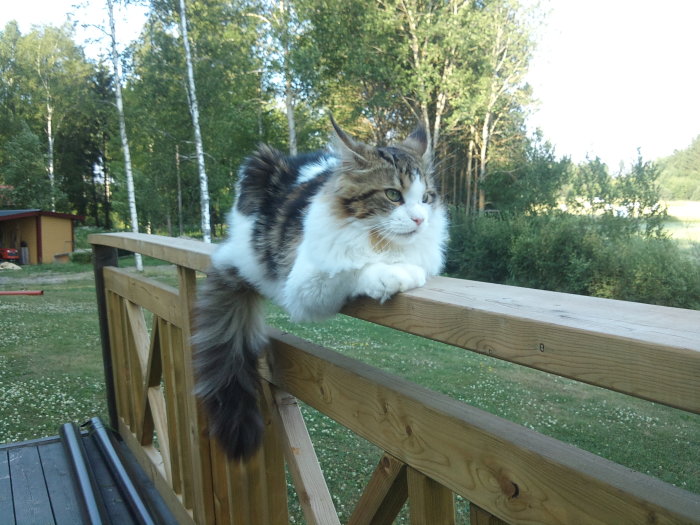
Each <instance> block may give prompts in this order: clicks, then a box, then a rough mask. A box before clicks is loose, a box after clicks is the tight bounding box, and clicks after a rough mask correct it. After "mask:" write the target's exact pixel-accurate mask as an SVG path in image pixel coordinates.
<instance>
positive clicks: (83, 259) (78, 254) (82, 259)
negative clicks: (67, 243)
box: [70, 250, 92, 264]
mask: <svg viewBox="0 0 700 525" xmlns="http://www.w3.org/2000/svg"><path fill="white" fill-rule="evenodd" d="M70 260H71V262H74V263H78V264H92V251H91V250H77V251H74V252H72V253H71V254H70Z"/></svg>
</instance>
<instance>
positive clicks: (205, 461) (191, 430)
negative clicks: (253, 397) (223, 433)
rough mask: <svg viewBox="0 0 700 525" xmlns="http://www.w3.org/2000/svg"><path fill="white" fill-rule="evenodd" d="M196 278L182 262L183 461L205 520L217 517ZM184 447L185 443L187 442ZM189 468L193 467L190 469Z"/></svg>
mask: <svg viewBox="0 0 700 525" xmlns="http://www.w3.org/2000/svg"><path fill="white" fill-rule="evenodd" d="M207 248H210V247H207ZM212 251H213V249H212ZM210 253H211V252H210ZM208 264H209V263H208V260H207V265H208ZM196 280H197V279H196V274H195V272H194V270H191V269H187V268H185V267H183V266H178V282H179V286H178V289H179V298H180V301H179V308H180V315H181V316H182V317H183V319H185V320H186V321H187V322H185V323H184V324H183V326H182V331H181V341H182V352H180V353H179V355H180V357H181V358H182V364H183V365H182V366H183V369H182V378H183V379H184V386H185V389H184V391H183V392H184V403H182V405H181V408H180V410H183V409H184V410H183V412H184V413H183V414H182V415H183V416H184V423H183V435H184V436H186V439H187V441H186V446H187V448H183V453H182V456H183V462H188V463H189V466H183V470H185V471H186V472H192V475H191V481H192V483H193V487H194V491H193V494H192V496H193V506H192V508H193V511H194V517H195V520H197V521H198V522H201V523H212V522H213V520H214V498H213V489H212V475H211V468H212V467H211V456H210V453H209V446H210V445H209V434H208V430H207V421H206V417H205V415H204V410H203V409H202V408H200V406H199V402H198V400H197V399H196V398H195V396H194V390H195V389H194V385H195V379H194V368H193V366H192V345H191V344H190V341H191V339H192V332H191V326H192V324H193V321H194V302H195V297H196V293H197V291H196V289H197V283H196ZM183 443H185V442H183ZM183 447H185V445H184V444H183ZM186 454H187V456H186ZM187 468H190V469H191V470H186V469H187Z"/></svg>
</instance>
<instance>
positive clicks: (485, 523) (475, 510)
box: [469, 503, 508, 525]
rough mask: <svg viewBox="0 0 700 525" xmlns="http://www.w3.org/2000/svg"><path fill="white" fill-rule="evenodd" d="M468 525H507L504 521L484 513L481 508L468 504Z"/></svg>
mask: <svg viewBox="0 0 700 525" xmlns="http://www.w3.org/2000/svg"><path fill="white" fill-rule="evenodd" d="M469 525H508V524H507V523H506V522H505V521H503V520H499V519H498V518H497V517H496V516H494V515H493V514H490V513H489V512H486V511H485V510H484V509H482V508H481V507H479V506H477V505H474V504H473V503H470V504H469Z"/></svg>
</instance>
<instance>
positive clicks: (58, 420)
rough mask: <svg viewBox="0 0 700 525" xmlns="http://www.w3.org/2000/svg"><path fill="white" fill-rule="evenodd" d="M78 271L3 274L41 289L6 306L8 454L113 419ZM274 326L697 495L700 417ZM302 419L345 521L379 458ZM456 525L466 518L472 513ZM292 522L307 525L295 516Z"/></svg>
mask: <svg viewBox="0 0 700 525" xmlns="http://www.w3.org/2000/svg"><path fill="white" fill-rule="evenodd" d="M74 266H75V267H73V268H72V270H74V271H73V272H69V273H63V272H62V271H61V272H57V271H56V268H48V269H47V268H42V269H34V270H30V271H29V272H28V273H27V271H26V270H22V271H17V272H9V271H5V272H2V273H0V290H17V289H43V290H44V295H43V296H3V297H0V334H2V339H0V443H4V442H14V441H19V440H24V439H31V438H36V437H41V436H46V435H54V434H56V433H57V428H58V426H59V425H60V424H62V423H65V422H67V421H76V422H82V421H84V420H86V419H88V418H89V417H91V416H93V415H101V416H103V417H106V409H105V403H104V385H103V377H102V364H101V355H100V345H99V332H98V325H97V314H96V307H95V294H94V283H93V279H92V275H91V273H90V272H91V270H90V268H89V266H82V267H80V265H74ZM69 269H71V268H69V267H62V268H61V270H69ZM146 273H147V274H152V275H157V276H159V277H163V278H164V279H165V280H167V281H169V282H170V283H173V282H174V280H175V279H174V272H173V271H172V270H171V269H168V268H163V267H148V266H147V268H146ZM268 317H269V322H270V324H272V325H274V326H276V327H278V328H280V329H282V330H286V331H289V332H292V333H295V334H296V335H299V336H301V337H304V338H306V339H309V340H311V341H313V342H315V343H318V344H321V345H324V346H327V347H329V348H332V349H334V350H336V351H338V352H341V353H343V354H345V355H348V356H350V357H353V358H356V359H360V360H363V361H365V362H368V363H370V364H372V365H374V366H377V367H379V368H382V369H384V370H387V371H389V372H391V373H394V374H397V375H400V376H403V377H405V378H407V379H409V380H411V381H414V382H416V383H419V384H422V385H424V386H426V387H428V388H431V389H434V390H437V391H440V392H443V393H445V394H448V395H450V396H452V397H455V398H457V399H460V400H462V401H464V402H466V403H469V404H471V405H474V406H476V407H478V408H481V409H483V410H487V411H489V412H491V413H494V414H497V415H499V416H501V417H504V418H507V419H509V420H511V421H514V422H516V423H519V424H522V425H524V426H527V427H529V428H531V429H534V430H536V431H538V432H541V433H543V434H547V435H550V436H553V437H555V438H557V439H560V440H563V441H566V442H568V443H571V444H573V445H575V446H577V447H580V448H583V449H586V450H589V451H591V452H593V453H595V454H598V455H601V456H603V457H606V458H609V459H611V460H613V461H616V462H617V463H620V464H622V465H625V466H628V467H630V468H632V469H635V470H638V471H640V472H645V473H648V474H650V475H652V476H655V477H658V478H661V479H663V480H665V481H668V482H670V483H673V484H675V485H678V486H680V487H682V488H685V489H687V490H690V491H693V492H696V493H700V459H699V458H700V416H698V415H694V414H688V413H685V412H681V411H679V410H675V409H671V408H667V407H664V406H661V405H656V404H653V403H649V402H644V401H640V400H636V399H634V398H631V397H628V396H625V395H621V394H616V393H613V392H609V391H606V390H603V389H600V388H595V387H590V386H586V385H582V384H579V383H576V382H574V381H570V380H567V379H563V378H559V377H556V376H553V375H550V374H546V373H542V372H537V371H534V370H530V369H527V368H523V367H520V366H517V365H512V364H510V363H507V362H503V361H498V360H495V359H491V358H488V357H485V356H481V355H477V354H472V353H470V352H467V351H464V350H460V349H456V348H453V347H449V346H446V345H443V344H439V343H434V342H431V341H427V340H424V339H421V338H418V337H414V336H410V335H407V334H403V333H400V332H395V331H393V330H390V329H386V328H382V327H378V326H375V325H372V324H369V323H366V322H363V321H358V320H355V319H351V318H348V317H345V316H336V318H334V319H333V320H331V321H328V322H325V323H320V324H305V325H294V324H292V323H290V322H289V321H288V319H287V317H286V315H285V314H284V313H283V312H282V311H280V310H279V309H277V308H276V307H272V306H270V309H269V316H268ZM304 411H305V414H306V418H307V424H308V427H309V431H310V432H311V434H312V437H313V439H314V443H315V445H316V447H317V451H318V454H319V456H320V460H321V463H322V466H323V468H324V471H325V472H326V475H327V477H328V482H329V486H330V490H331V493H332V494H334V495H335V496H334V498H335V502H336V507H337V508H338V510H339V512H340V514H341V520H347V518H348V516H349V513H350V512H351V510H352V508H353V507H354V503H355V501H356V500H357V498H358V497H359V494H360V492H361V490H362V487H364V485H365V482H366V480H367V479H368V478H369V476H370V474H371V472H372V470H373V469H374V467H375V465H376V462H377V461H378V459H379V457H380V451H379V450H377V449H376V448H375V447H373V446H371V445H369V444H368V443H366V442H365V441H363V440H361V439H359V438H357V437H356V436H354V435H353V434H352V433H351V432H349V431H347V430H346V429H344V428H342V427H340V426H339V425H337V424H336V423H334V422H333V421H331V420H329V419H328V418H326V417H325V416H323V415H321V414H319V413H317V412H316V411H314V410H312V409H310V408H308V407H304ZM462 506H464V505H462ZM460 515H461V516H462V519H464V516H465V512H464V511H463V510H461V511H460ZM293 519H294V520H296V522H303V519H302V518H301V514H300V512H299V510H298V509H296V510H295V511H293ZM402 522H403V520H402Z"/></svg>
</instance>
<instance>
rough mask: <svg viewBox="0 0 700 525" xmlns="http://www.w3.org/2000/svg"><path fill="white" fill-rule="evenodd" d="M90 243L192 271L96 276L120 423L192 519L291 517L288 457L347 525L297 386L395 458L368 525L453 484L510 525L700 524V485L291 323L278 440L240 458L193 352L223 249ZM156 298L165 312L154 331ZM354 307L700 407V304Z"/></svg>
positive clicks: (445, 512) (462, 290)
mask: <svg viewBox="0 0 700 525" xmlns="http://www.w3.org/2000/svg"><path fill="white" fill-rule="evenodd" d="M89 240H90V242H91V243H93V245H95V247H96V253H98V252H100V250H102V251H103V250H104V249H105V248H104V247H112V248H120V249H124V250H129V251H138V252H140V253H142V254H144V255H149V256H152V257H155V258H158V259H161V260H163V261H166V262H170V263H172V264H175V265H177V266H178V275H179V281H180V286H179V288H174V287H171V286H166V285H162V284H158V283H154V282H152V281H151V280H150V279H147V278H144V277H142V276H139V275H136V274H134V273H133V272H127V271H124V270H120V269H115V268H105V269H104V270H103V271H99V272H97V273H99V276H100V277H99V279H100V280H101V282H104V290H105V292H104V295H105V299H104V302H105V308H104V309H105V311H109V317H110V319H109V321H110V322H109V334H108V338H109V341H108V344H107V348H111V350H110V355H111V356H112V357H111V358H113V359H114V363H113V366H110V367H109V369H110V370H112V369H113V370H114V372H113V379H114V382H115V384H116V393H115V398H116V405H117V407H116V409H115V411H116V412H117V413H118V417H117V422H118V426H119V429H120V432H121V433H122V435H123V437H124V439H125V440H126V441H127V443H128V444H129V446H130V447H131V448H132V450H135V451H136V452H135V453H136V454H137V457H139V458H140V461H141V462H142V464H144V465H145V466H148V465H150V467H149V468H150V471H151V473H152V476H153V479H154V481H155V483H156V486H157V487H158V488H159V490H160V491H161V493H163V492H168V494H166V501H169V504H170V505H171V508H175V514H176V515H178V517H179V519H180V520H181V521H182V522H183V523H192V522H195V523H219V522H221V523H224V522H227V523H228V522H229V520H231V522H233V523H241V524H248V523H250V524H254V523H260V524H275V525H276V524H282V523H285V522H286V521H287V517H286V511H283V510H282V505H283V502H284V501H286V482H285V480H284V468H283V464H282V462H283V459H282V458H283V457H286V461H287V463H288V464H289V465H290V471H292V472H294V473H295V474H294V480H295V483H296V486H297V489H298V490H300V491H302V492H304V494H305V496H304V497H302V498H301V499H302V507H303V508H304V510H305V513H306V518H307V522H309V523H335V522H337V517H336V516H335V514H334V511H333V509H332V507H333V505H332V501H331V499H330V495H329V494H327V491H326V492H324V491H323V490H320V489H319V490H320V491H319V492H318V493H316V492H314V493H310V492H309V491H313V490H315V489H314V488H313V487H317V488H318V486H319V484H322V476H321V474H320V471H319V470H316V469H315V468H312V466H313V464H314V462H315V456H314V453H313V447H312V446H311V443H310V438H309V436H308V434H307V433H306V431H305V429H304V428H303V418H301V415H300V413H299V412H298V408H296V405H295V403H294V398H295V397H296V398H299V399H301V400H302V401H304V402H306V403H308V404H310V405H311V406H313V407H315V408H316V409H318V410H319V411H321V412H323V413H324V414H326V415H328V416H330V417H331V418H333V419H335V420H337V421H339V422H340V423H341V424H343V425H344V426H346V427H348V428H350V429H351V430H353V431H354V432H356V433H357V434H359V435H361V436H363V437H364V438H365V439H367V440H369V441H371V442H372V443H374V444H375V445H377V446H379V447H380V448H381V449H382V450H384V451H385V457H384V458H383V460H382V462H380V465H379V466H378V470H377V472H375V476H374V477H373V479H372V481H371V482H370V486H371V487H373V488H371V490H372V491H377V490H378V492H372V493H366V494H365V495H364V496H363V499H362V501H363V502H366V503H367V505H368V507H367V508H365V509H363V510H362V511H361V512H356V513H355V514H354V515H353V518H351V523H353V524H356V523H391V520H392V519H393V518H392V516H394V515H395V513H396V512H398V509H400V507H401V504H402V502H403V501H404V500H405V499H406V498H408V499H409V500H410V501H412V502H413V504H412V507H411V512H412V515H413V513H415V516H416V517H415V519H416V520H418V521H420V519H423V518H425V517H426V516H428V517H430V516H432V517H435V516H442V517H444V518H445V519H446V521H445V522H446V523H449V515H450V513H451V512H453V509H452V510H451V508H452V507H451V494H452V493H457V494H460V495H462V496H464V497H465V498H467V499H468V500H469V501H470V502H472V504H473V505H475V506H474V509H475V511H474V512H473V515H474V516H477V515H478V516H483V515H485V514H484V513H486V515H491V516H496V517H498V518H500V519H501V520H505V521H506V522H508V523H533V522H536V523H543V524H547V523H552V524H554V523H637V522H647V521H649V522H655V523H700V496H698V495H696V494H691V493H688V492H686V491H683V490H681V489H677V488H675V487H672V486H671V485H669V484H667V483H664V482H661V481H659V480H657V479H654V478H651V477H649V476H646V475H643V474H639V473H636V472H632V471H630V470H629V469H627V468H624V467H621V466H619V465H616V464H614V463H612V462H610V461H607V460H604V459H602V458H599V457H597V456H595V455H593V454H590V453H588V452H585V451H581V450H579V449H576V448H575V447H572V446H570V445H568V444H565V443H562V442H559V441H557V440H554V439H552V438H548V437H545V436H542V435H541V434H538V433H537V432H534V431H532V430H529V429H527V428H524V427H521V426H519V425H516V424H513V423H510V422H508V421H505V420H503V419H501V418H498V417H496V416H493V415H491V414H488V413H485V412H483V411H480V410H477V409H475V408H473V407H470V406H468V405H466V404H464V403H461V402H458V401H456V400H453V399H450V398H447V397H445V396H443V395H440V394H436V393H434V392H431V391H428V390H426V389H424V388H422V387H418V386H416V385H414V384H412V383H410V382H408V381H405V380H403V379H400V378H396V377H395V376H392V375H390V374H387V373H385V372H381V371H379V370H377V369H375V368H373V367H370V366H368V365H365V364H363V363H360V362H357V361H355V360H352V359H349V358H347V357H343V356H341V355H339V354H337V353H335V352H332V351H329V350H327V349H324V348H322V347H319V346H317V345H313V344H311V343H308V342H306V341H303V340H301V339H298V338H296V337H293V336H290V335H286V334H281V333H278V332H275V331H272V332H271V337H272V343H271V345H270V352H271V354H272V362H273V363H274V369H273V370H267V369H266V368H265V366H262V368H261V371H262V372H263V376H264V377H265V379H266V381H264V382H263V383H264V386H263V392H264V396H263V398H262V399H263V401H262V405H263V407H262V408H263V411H264V413H265V414H266V415H265V421H266V427H267V428H266V433H265V436H266V440H265V444H264V446H263V449H262V450H261V452H260V453H259V454H257V455H256V456H255V457H254V458H253V459H252V460H251V461H250V462H249V463H247V464H245V465H239V464H229V463H228V462H226V461H224V458H223V455H222V453H221V451H220V450H219V448H218V446H217V445H216V444H215V443H210V442H209V441H208V438H207V435H206V421H204V419H203V415H202V413H201V411H199V410H198V408H197V403H196V401H195V400H194V398H193V397H192V381H193V378H192V370H191V366H190V363H189V359H190V358H191V354H190V348H189V330H190V328H189V326H190V319H191V314H192V301H193V298H194V289H195V272H196V271H198V272H205V271H206V270H207V267H208V265H209V260H210V256H211V254H212V253H213V251H214V249H215V247H214V246H212V245H206V244H203V243H201V242H198V241H190V240H182V239H172V238H169V237H159V236H152V235H144V234H131V233H128V234H98V235H91V236H90V238H89ZM141 308H145V309H147V310H149V311H151V312H152V313H153V315H154V324H153V329H152V330H151V333H150V335H149V334H148V331H147V329H146V326H145V322H144V318H143V314H142V313H141ZM343 313H344V314H347V315H351V316H353V317H357V318H360V319H364V320H368V321H372V322H375V323H378V324H382V325H385V326H389V327H392V328H394V329H397V330H402V331H405V332H409V333H413V334H416V335H420V336H423V337H428V338H431V339H434V340H437V341H442V342H445V343H448V344H450V345H453V346H455V347H459V348H462V349H466V350H471V351H476V352H479V353H482V354H485V355H490V356H493V357H496V358H499V359H504V360H507V361H511V362H514V363H517V364H521V365H525V366H529V367H532V368H536V369H539V370H544V371H547V372H550V373H554V374H558V375H561V376H565V377H569V378H573V379H576V380H579V381H583V382H586V383H590V384H594V385H598V386H602V387H605V388H608V389H610V390H616V391H620V392H624V393H626V394H630V395H633V396H636V397H640V398H643V399H649V400H653V401H656V402H660V403H664V404H667V405H670V406H673V407H677V408H680V409H682V410H686V411H688V412H693V413H700V384H699V382H698V381H697V378H698V377H700V312H697V311H690V310H682V309H676V308H666V307H660V306H652V305H642V304H636V303H628V302H621V301H612V300H606V299H596V298H591V297H583V296H574V295H568V294H561V293H554V292H547V291H542V290H530V289H525V288H515V287H510V286H501V285H493V284H488V283H479V282H474V281H464V280H459V279H449V278H436V279H433V280H431V281H430V282H429V283H428V284H427V285H426V286H425V287H423V288H420V289H416V290H412V291H410V292H407V293H403V294H399V295H398V296H396V297H395V298H393V299H392V300H390V301H388V302H387V303H385V304H383V305H379V304H378V303H376V302H374V301H372V300H369V299H358V300H356V301H353V302H352V303H351V304H349V305H347V306H346V307H345V309H344V310H343ZM106 369H107V367H106ZM161 384H164V387H161ZM290 394H291V396H294V397H291V396H290ZM154 429H155V433H154ZM154 435H157V440H156V441H157V442H158V443H159V445H158V447H156V446H155V445H156V441H154ZM309 465H311V467H310V466H309ZM147 470H148V469H147ZM319 480H320V481H319ZM368 490H370V489H368ZM241 498H243V500H245V501H246V503H245V504H244V505H243V506H241ZM477 511H478V512H477ZM419 514H420V516H422V517H423V518H420V517H418V516H419ZM474 519H475V520H476V519H477V518H476V517H475V518H474ZM473 523H476V521H473Z"/></svg>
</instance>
